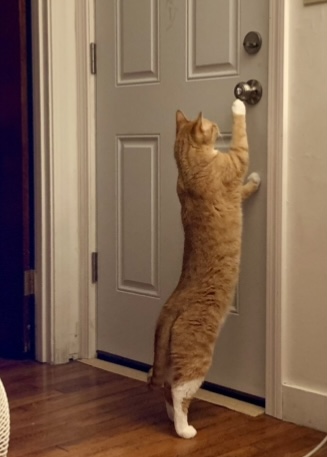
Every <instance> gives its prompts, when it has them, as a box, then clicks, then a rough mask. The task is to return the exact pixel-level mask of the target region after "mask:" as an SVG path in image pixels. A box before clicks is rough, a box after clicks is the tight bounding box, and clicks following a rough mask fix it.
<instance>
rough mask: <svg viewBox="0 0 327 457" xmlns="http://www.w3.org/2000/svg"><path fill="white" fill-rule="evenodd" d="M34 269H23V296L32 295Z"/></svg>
mask: <svg viewBox="0 0 327 457" xmlns="http://www.w3.org/2000/svg"><path fill="white" fill-rule="evenodd" d="M34 273H35V272H34V270H25V271H24V297H28V296H30V295H34V276H35V275H34Z"/></svg>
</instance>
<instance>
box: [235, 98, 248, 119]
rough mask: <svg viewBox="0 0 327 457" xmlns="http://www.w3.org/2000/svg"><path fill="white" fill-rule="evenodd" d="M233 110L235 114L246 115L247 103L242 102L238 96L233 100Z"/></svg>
mask: <svg viewBox="0 0 327 457" xmlns="http://www.w3.org/2000/svg"><path fill="white" fill-rule="evenodd" d="M232 111H233V114H238V115H245V113H246V109H245V104H244V103H243V102H242V100H239V99H238V98H237V99H236V100H234V101H233V104H232Z"/></svg>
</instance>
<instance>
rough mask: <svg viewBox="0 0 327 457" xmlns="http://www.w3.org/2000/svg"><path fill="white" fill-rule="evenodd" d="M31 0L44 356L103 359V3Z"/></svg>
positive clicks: (269, 396)
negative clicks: (95, 273)
mask: <svg viewBox="0 0 327 457" xmlns="http://www.w3.org/2000/svg"><path fill="white" fill-rule="evenodd" d="M285 3H286V1H285V0H270V1H269V18H270V19H269V26H270V30H269V74H268V77H269V89H268V141H267V148H268V149H267V153H268V174H267V206H268V207H267V298H266V307H267V325H266V412H267V413H268V414H270V415H272V416H275V417H279V418H281V417H282V304H283V301H284V294H285V286H284V280H283V276H284V275H283V269H284V268H285V259H284V257H283V255H284V254H283V253H284V252H285V251H284V249H283V248H284V242H285V234H284V225H285V212H284V211H285V208H284V203H285V198H284V196H285V190H286V188H285V177H286V167H285V162H284V158H285V154H284V151H285V144H284V138H285V136H284V131H285V128H286V125H285V124H286V120H287V116H286V104H285V95H284V80H285V61H286V59H285V57H286V55H285V42H286V39H287V37H286V34H285ZM32 4H33V11H32V18H33V19H32V23H33V55H34V58H33V74H34V135H35V183H36V185H35V187H36V188H35V209H36V211H35V217H36V221H35V228H36V276H35V277H36V357H37V359H38V360H39V361H42V362H51V363H64V362H67V361H68V360H69V359H72V358H91V357H94V356H95V351H96V286H95V285H94V284H92V281H91V252H92V251H96V217H95V216H96V168H95V152H96V144H95V127H96V126H95V77H94V75H91V73H90V53H89V52H88V50H89V43H90V42H93V41H94V39H95V14H94V0H70V1H69V2H58V1H57V0H48V2H44V1H43V0H36V1H35V2H32ZM72 25H74V26H72ZM63 62H64V63H63ZM63 65H64V66H65V71H62V68H63ZM67 101H69V103H68V104H67ZM63 106H65V109H64V110H63V109H62V107H63ZM67 126H69V127H70V128H67ZM67 150H68V151H69V154H67ZM67 220H68V222H67ZM67 240H69V242H67Z"/></svg>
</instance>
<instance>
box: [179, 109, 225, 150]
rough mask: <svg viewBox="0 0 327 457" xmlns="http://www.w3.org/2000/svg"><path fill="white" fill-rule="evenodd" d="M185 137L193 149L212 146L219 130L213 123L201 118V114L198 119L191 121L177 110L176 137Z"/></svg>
mask: <svg viewBox="0 0 327 457" xmlns="http://www.w3.org/2000/svg"><path fill="white" fill-rule="evenodd" d="M180 135H181V136H183V137H186V138H187V139H188V141H189V142H190V144H192V145H193V146H195V147H197V148H198V147H201V146H206V145H214V144H215V142H216V140H217V138H218V135H219V128H218V125H217V124H215V123H214V122H211V121H209V120H208V119H206V118H204V117H203V116H202V113H200V114H199V115H198V117H197V118H196V119H195V120H193V121H191V120H189V119H187V117H186V116H185V115H184V114H183V113H182V111H180V110H178V111H177V112H176V137H177V138H178V137H179V136H180Z"/></svg>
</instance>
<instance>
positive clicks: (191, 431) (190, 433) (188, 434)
mask: <svg viewBox="0 0 327 457" xmlns="http://www.w3.org/2000/svg"><path fill="white" fill-rule="evenodd" d="M176 432H177V435H179V436H180V437H181V438H185V439H187V440H189V439H190V438H194V437H195V435H196V434H197V431H196V429H195V428H194V427H193V425H188V426H187V427H183V428H182V429H180V430H176Z"/></svg>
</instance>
